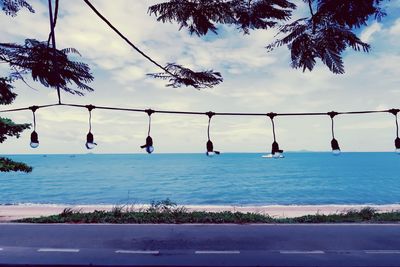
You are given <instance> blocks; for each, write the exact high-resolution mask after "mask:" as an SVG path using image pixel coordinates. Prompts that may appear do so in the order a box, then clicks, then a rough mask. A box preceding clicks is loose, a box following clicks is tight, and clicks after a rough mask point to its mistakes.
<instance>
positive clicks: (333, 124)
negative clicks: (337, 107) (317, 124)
mask: <svg viewBox="0 0 400 267" xmlns="http://www.w3.org/2000/svg"><path fill="white" fill-rule="evenodd" d="M326 114H328V116H329V117H330V118H331V132H332V139H335V121H334V118H335V117H336V116H337V115H339V114H340V113H339V112H336V111H331V112H328V113H326Z"/></svg>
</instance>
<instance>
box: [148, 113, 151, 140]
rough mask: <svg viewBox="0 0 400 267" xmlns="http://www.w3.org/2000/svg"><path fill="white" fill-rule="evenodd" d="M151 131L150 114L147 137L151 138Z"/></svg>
mask: <svg viewBox="0 0 400 267" xmlns="http://www.w3.org/2000/svg"><path fill="white" fill-rule="evenodd" d="M150 131H151V114H149V128H148V130H147V136H150Z"/></svg>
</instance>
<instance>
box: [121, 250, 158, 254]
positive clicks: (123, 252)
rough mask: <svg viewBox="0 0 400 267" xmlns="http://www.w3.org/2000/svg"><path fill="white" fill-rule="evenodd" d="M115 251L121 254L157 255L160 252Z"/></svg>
mask: <svg viewBox="0 0 400 267" xmlns="http://www.w3.org/2000/svg"><path fill="white" fill-rule="evenodd" d="M115 253H120V254H152V255H156V254H159V253H160V252H159V251H158V250H116V251H115Z"/></svg>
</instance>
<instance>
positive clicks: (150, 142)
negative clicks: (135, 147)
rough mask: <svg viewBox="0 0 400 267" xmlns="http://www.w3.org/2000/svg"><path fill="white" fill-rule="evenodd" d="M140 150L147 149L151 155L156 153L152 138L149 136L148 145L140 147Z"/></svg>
mask: <svg viewBox="0 0 400 267" xmlns="http://www.w3.org/2000/svg"><path fill="white" fill-rule="evenodd" d="M140 148H145V149H146V152H147V153H149V154H151V153H152V152H153V151H154V147H153V138H151V136H147V138H146V144H144V145H142V146H140Z"/></svg>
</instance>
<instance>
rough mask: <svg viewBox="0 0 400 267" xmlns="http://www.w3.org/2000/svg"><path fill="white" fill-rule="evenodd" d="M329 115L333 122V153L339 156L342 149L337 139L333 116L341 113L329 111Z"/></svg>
mask: <svg viewBox="0 0 400 267" xmlns="http://www.w3.org/2000/svg"><path fill="white" fill-rule="evenodd" d="M327 114H328V115H329V117H330V118H331V122H332V127H331V130H332V141H331V147H332V154H333V155H335V156H339V155H340V153H341V151H340V147H339V142H338V141H337V140H336V139H335V123H334V120H333V118H335V116H337V115H338V114H339V113H338V112H335V111H331V112H328V113H327Z"/></svg>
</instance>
